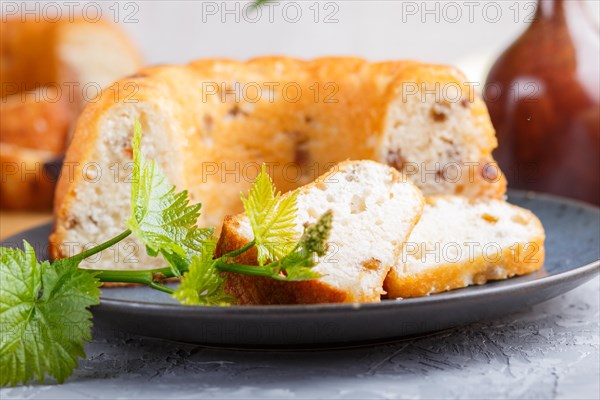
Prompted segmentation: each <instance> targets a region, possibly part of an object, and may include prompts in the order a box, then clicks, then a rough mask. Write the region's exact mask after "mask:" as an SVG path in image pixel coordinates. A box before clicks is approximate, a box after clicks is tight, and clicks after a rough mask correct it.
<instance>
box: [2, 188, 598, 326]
mask: <svg viewBox="0 0 600 400" xmlns="http://www.w3.org/2000/svg"><path fill="white" fill-rule="evenodd" d="M511 195H515V196H517V197H521V198H525V199H528V200H535V199H542V200H549V201H551V202H555V203H561V204H567V205H571V206H574V207H577V208H583V209H586V210H588V211H590V212H593V213H595V214H598V215H599V216H600V207H597V206H595V205H593V204H590V203H586V202H583V201H580V200H576V199H570V198H566V197H562V196H557V195H553V194H549V193H539V192H533V191H527V190H518V189H509V191H508V197H510V196H511ZM52 224H53V222H48V223H44V224H40V225H37V226H34V227H31V228H29V229H26V230H23V231H21V232H18V233H15V234H13V235H11V236H9V237H7V238H5V239H3V240H2V241H1V243H2V244H3V243H6V242H10V241H13V242H14V241H15V239H14V238H15V237H22V236H24V235H25V234H26V233H28V232H30V231H33V230H36V229H41V228H44V227H47V226H51V225H52ZM598 272H600V258H598V259H596V260H594V261H592V262H590V263H587V264H583V265H579V266H577V267H574V268H572V269H570V270H568V271H564V272H560V273H558V274H554V275H550V276H544V277H541V278H538V279H534V280H528V281H525V282H515V283H514V284H511V285H508V286H501V287H493V286H488V287H486V286H485V285H482V286H480V290H477V291H460V290H454V291H449V292H443V293H437V294H433V295H430V296H422V297H414V298H404V299H388V300H383V301H381V302H379V303H334V304H327V303H326V304H284V305H253V306H227V307H221V306H200V307H199V306H189V305H183V304H170V303H159V302H153V301H138V300H123V299H103V298H102V294H101V295H100V304H99V305H97V306H94V308H97V309H103V310H104V311H110V310H115V311H117V310H119V311H123V310H131V309H133V311H136V312H139V311H144V312H153V311H160V312H165V311H168V312H176V313H177V314H178V316H181V315H182V314H183V315H184V316H196V317H197V316H205V315H207V314H210V315H213V316H217V315H227V316H248V317H253V316H256V315H264V314H277V312H284V313H286V314H290V313H291V315H302V314H306V313H311V314H313V313H319V314H322V313H324V312H343V311H354V312H359V311H362V312H377V311H387V310H388V309H389V308H394V309H398V308H405V307H411V306H415V305H427V306H431V305H436V304H439V303H445V304H447V303H449V302H456V301H468V300H469V299H472V298H479V297H481V296H485V297H490V296H491V297H493V296H497V295H507V294H510V293H514V292H520V291H523V290H528V289H542V288H544V287H547V286H551V285H552V284H554V283H555V282H556V281H561V280H566V281H570V280H575V279H577V278H580V279H585V278H586V277H588V279H587V280H589V279H591V278H592V275H593V274H594V273H598ZM109 290H110V289H109Z"/></svg>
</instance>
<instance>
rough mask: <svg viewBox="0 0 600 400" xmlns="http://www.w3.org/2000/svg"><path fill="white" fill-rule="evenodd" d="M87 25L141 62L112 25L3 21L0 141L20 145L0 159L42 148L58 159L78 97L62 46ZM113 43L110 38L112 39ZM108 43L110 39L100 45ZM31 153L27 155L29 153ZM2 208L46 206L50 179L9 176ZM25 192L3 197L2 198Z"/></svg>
mask: <svg viewBox="0 0 600 400" xmlns="http://www.w3.org/2000/svg"><path fill="white" fill-rule="evenodd" d="M83 27H85V28H86V29H92V30H94V31H95V32H109V33H110V35H111V37H112V38H114V39H116V40H118V41H120V42H121V44H122V45H123V46H124V47H125V48H128V49H129V53H130V57H131V58H132V59H133V60H137V65H138V66H139V65H141V58H140V56H139V53H138V52H137V50H135V49H134V47H133V45H132V44H131V42H130V41H129V40H128V39H127V38H126V36H125V34H124V33H123V32H122V31H121V29H119V28H118V27H117V26H115V25H113V24H111V23H109V22H106V21H97V22H95V23H90V22H87V21H85V20H84V19H75V20H69V19H62V20H59V21H53V22H50V21H43V20H42V21H35V20H34V19H26V20H23V19H22V18H15V19H4V18H3V20H2V22H1V25H0V30H1V31H2V36H1V38H0V43H1V45H0V82H1V83H2V85H0V86H1V87H2V92H1V96H2V104H1V105H0V119H1V120H2V126H1V128H0V142H1V143H2V144H3V145H4V144H9V145H14V146H17V147H19V148H22V151H21V150H19V151H17V152H16V153H14V154H9V149H12V147H10V146H9V147H7V150H5V151H3V160H4V161H5V162H11V163H13V162H17V163H19V164H22V165H27V163H31V162H32V159H31V157H29V158H27V159H21V158H20V157H21V155H22V154H23V152H24V151H27V149H33V150H44V151H49V152H52V153H54V154H53V155H54V156H55V158H59V157H60V156H61V155H62V153H63V152H64V151H65V149H66V146H67V142H68V136H69V131H70V127H71V124H72V122H73V120H74V118H75V117H76V116H77V114H78V113H79V110H80V109H81V107H82V105H83V104H84V99H83V96H82V90H83V89H82V87H81V85H79V86H77V84H78V83H81V82H79V81H80V78H81V77H80V76H78V71H77V70H76V69H75V68H74V67H73V66H72V65H70V64H69V63H68V62H67V61H66V60H65V59H64V58H63V56H64V54H63V53H62V50H61V49H62V46H63V45H64V44H65V43H67V42H68V41H72V40H73V37H74V36H77V35H78V34H79V35H80V33H81V32H79V33H73V32H71V29H80V28H83ZM112 43H114V42H112ZM106 45H107V46H108V45H110V43H106ZM29 154H31V153H29ZM0 185H1V188H0V190H1V191H2V193H3V197H4V199H3V201H2V202H1V204H2V207H6V208H14V207H15V206H17V205H18V206H19V208H23V209H28V208H29V209H32V208H34V209H48V208H50V207H51V204H52V201H51V200H48V199H51V198H52V197H53V196H54V187H55V183H54V182H52V184H51V185H50V184H48V182H42V181H40V180H36V181H35V182H32V181H31V180H20V181H17V180H15V179H14V178H11V179H10V181H9V182H4V181H3V182H2V183H1V184H0ZM10 195H14V196H17V195H18V196H24V195H26V196H28V197H27V198H25V197H14V198H7V197H6V196H10Z"/></svg>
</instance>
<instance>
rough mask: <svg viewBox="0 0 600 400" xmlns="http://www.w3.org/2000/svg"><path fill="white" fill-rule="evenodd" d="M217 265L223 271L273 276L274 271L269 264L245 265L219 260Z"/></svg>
mask: <svg viewBox="0 0 600 400" xmlns="http://www.w3.org/2000/svg"><path fill="white" fill-rule="evenodd" d="M216 267H217V269H218V270H219V271H222V272H235V273H237V274H245V275H256V276H269V277H270V276H273V271H272V270H271V268H270V267H268V266H266V265H265V266H262V267H261V266H258V265H245V264H238V263H226V262H223V261H221V260H217V264H216Z"/></svg>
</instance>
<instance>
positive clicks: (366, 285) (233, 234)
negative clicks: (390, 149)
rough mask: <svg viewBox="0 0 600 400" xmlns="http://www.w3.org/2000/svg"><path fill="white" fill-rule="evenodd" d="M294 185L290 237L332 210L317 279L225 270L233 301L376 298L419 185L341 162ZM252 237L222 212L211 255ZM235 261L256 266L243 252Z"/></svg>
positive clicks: (411, 217)
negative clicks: (297, 279) (294, 209)
mask: <svg viewBox="0 0 600 400" xmlns="http://www.w3.org/2000/svg"><path fill="white" fill-rule="evenodd" d="M299 190H300V193H299V196H298V200H297V204H298V210H299V212H298V214H297V219H296V225H297V230H298V235H300V234H301V232H302V227H303V225H304V224H305V223H314V222H316V220H317V219H318V218H319V217H320V216H321V215H322V214H323V213H324V212H326V211H328V210H332V211H333V225H332V228H331V234H330V237H329V242H328V243H329V250H328V252H327V254H326V255H325V256H324V257H322V258H321V259H319V261H318V264H317V265H316V266H315V267H314V270H315V271H316V272H318V273H320V274H321V275H322V277H321V278H319V279H317V280H312V281H300V282H281V281H275V280H272V279H270V278H263V277H255V276H249V275H239V274H234V273H228V276H227V281H226V289H227V291H229V292H230V293H231V294H233V295H234V296H236V297H237V298H238V299H239V302H240V303H241V304H306V303H338V302H378V301H380V298H381V295H382V294H383V290H382V286H383V281H384V279H385V277H386V275H387V274H388V271H389V269H390V267H391V266H392V265H394V264H395V263H396V261H397V259H398V256H399V255H400V251H401V248H402V244H403V242H404V241H405V240H406V238H407V237H408V235H409V234H410V231H411V230H412V229H413V226H414V225H415V223H416V222H417V220H418V219H419V216H420V214H421V210H422V208H423V198H422V195H421V192H420V191H419V189H417V188H416V187H415V186H414V185H413V184H412V183H409V182H408V181H407V180H406V178H405V177H404V176H403V175H401V174H400V173H399V172H398V171H396V170H395V169H394V168H391V167H389V166H386V165H384V164H379V163H376V162H373V161H347V162H343V163H341V164H338V165H336V166H335V167H333V168H332V170H331V171H330V172H329V173H327V174H325V175H323V176H321V177H320V178H318V179H317V180H316V181H315V182H313V183H310V184H308V185H306V186H303V187H301V188H300V189H299ZM252 239H253V235H252V229H251V227H250V223H249V221H248V218H247V217H246V215H245V214H239V215H236V216H229V217H227V218H226V219H225V222H224V224H223V229H222V233H221V237H220V239H219V243H218V245H217V252H216V254H217V256H219V255H222V254H225V253H228V252H230V251H232V250H235V249H237V248H239V247H242V246H243V245H245V244H246V243H248V242H250V241H251V240H252ZM237 261H238V262H243V263H246V264H254V265H256V264H257V261H256V252H255V251H249V252H247V253H244V254H243V255H242V256H240V257H239V258H238V259H237Z"/></svg>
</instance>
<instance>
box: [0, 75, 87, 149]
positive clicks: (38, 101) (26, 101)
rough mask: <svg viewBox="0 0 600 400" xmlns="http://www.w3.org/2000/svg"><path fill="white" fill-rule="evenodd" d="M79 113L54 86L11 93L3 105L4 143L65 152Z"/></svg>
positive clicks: (0, 138) (1, 136)
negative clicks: (21, 92) (70, 132)
mask: <svg viewBox="0 0 600 400" xmlns="http://www.w3.org/2000/svg"><path fill="white" fill-rule="evenodd" d="M36 96H37V98H36ZM54 99H56V100H54ZM75 115H76V112H75V109H74V107H73V104H71V103H69V102H68V101H67V97H65V96H61V95H59V94H57V91H56V89H55V88H52V87H45V88H39V89H38V90H37V94H34V93H31V94H28V95H25V94H15V95H12V96H8V97H7V98H5V99H3V101H2V104H1V105H0V118H1V119H2V129H1V130H0V142H2V143H9V144H13V145H16V146H21V147H26V148H30V149H37V150H46V151H51V152H54V153H59V154H60V153H63V152H64V151H65V148H66V144H67V136H68V134H69V127H70V125H71V122H72V121H73V118H74V117H75Z"/></svg>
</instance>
